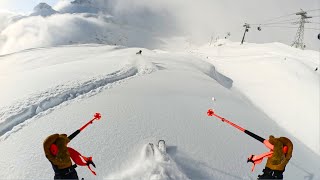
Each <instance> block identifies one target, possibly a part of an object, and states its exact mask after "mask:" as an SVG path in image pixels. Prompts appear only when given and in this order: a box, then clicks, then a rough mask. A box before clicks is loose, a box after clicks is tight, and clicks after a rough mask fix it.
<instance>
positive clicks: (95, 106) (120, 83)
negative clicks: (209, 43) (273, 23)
mask: <svg viewBox="0 0 320 180" xmlns="http://www.w3.org/2000/svg"><path fill="white" fill-rule="evenodd" d="M222 44H224V45H220V46H218V45H217V46H215V47H214V46H213V47H208V48H205V47H202V48H199V49H198V50H193V51H192V52H191V53H190V52H176V53H173V52H168V51H161V50H153V51H150V50H147V49H142V55H136V52H137V51H138V50H139V49H138V48H124V47H119V46H102V45H77V46H61V47H52V48H41V49H31V50H26V51H23V52H20V53H14V54H10V55H3V56H1V57H0V68H1V71H0V79H1V83H2V84H1V93H0V99H1V102H2V104H1V106H0V112H1V120H0V121H1V123H2V124H0V128H2V134H3V135H2V136H1V141H0V151H1V153H0V159H1V161H0V169H1V171H0V177H4V178H6V179H32V178H37V179H52V178H53V170H52V168H51V165H50V163H49V162H48V160H47V159H46V158H45V156H44V152H43V149H42V148H43V147H42V142H43V140H44V139H45V138H46V137H47V136H48V135H50V134H53V133H67V134H71V133H72V132H73V131H75V130H76V129H78V128H79V127H81V125H83V124H84V123H86V122H87V120H90V119H91V118H92V115H93V114H94V113H95V112H100V113H101V114H102V119H101V120H100V121H96V122H94V123H93V124H92V125H90V126H89V127H88V128H87V129H86V130H84V131H83V132H81V134H79V135H78V136H77V137H76V138H75V139H73V140H72V142H70V143H69V146H70V147H73V148H75V149H77V150H78V151H79V152H81V153H82V154H83V155H86V156H93V161H94V162H95V164H96V165H97V168H96V169H95V171H96V172H97V177H94V176H93V175H92V174H91V173H90V171H88V170H87V169H86V168H85V167H84V168H83V167H78V168H77V171H78V174H79V177H83V178H85V179H95V178H96V179H107V178H120V179H255V178H256V177H257V175H258V174H261V171H262V169H263V167H264V163H265V161H264V162H263V163H262V164H260V165H257V166H256V169H255V171H254V172H253V173H252V172H251V164H247V163H246V160H247V157H249V155H250V154H260V153H263V152H266V151H268V149H266V148H265V147H264V145H263V144H261V143H260V142H258V141H256V140H254V139H252V138H250V137H248V136H247V135H245V134H244V133H242V132H240V131H238V130H237V129H235V128H232V127H230V126H228V125H227V124H225V123H222V122H221V121H219V120H217V119H215V118H212V117H207V116H206V111H207V109H208V108H214V109H215V111H216V112H217V113H218V114H219V115H221V116H223V117H225V118H227V119H229V120H231V121H233V122H234V123H236V124H239V125H240V126H243V127H245V128H246V129H248V130H250V131H252V132H254V133H257V134H258V135H260V136H262V137H264V138H268V136H269V135H271V134H273V135H275V136H277V137H279V136H286V137H288V138H290V139H291V140H292V142H293V144H294V151H293V157H292V159H291V161H290V162H289V164H288V165H287V167H286V171H285V173H284V176H285V178H286V179H304V178H309V179H317V178H319V177H320V174H319V172H320V169H319V167H320V164H319V162H320V157H319V153H318V152H317V151H316V149H314V148H315V147H316V146H314V145H315V144H314V143H313V141H312V140H314V141H316V140H317V139H316V138H317V137H315V136H313V137H311V136H310V137H309V136H308V133H309V132H311V133H314V132H316V129H314V130H315V131H310V130H309V129H305V128H304V127H308V128H311V127H309V126H308V125H306V124H300V122H299V121H291V119H290V117H291V113H292V109H291V108H292V107H294V106H295V104H299V103H300V102H299V101H297V102H295V101H290V104H281V103H283V102H279V96H278V95H277V96H268V99H267V100H268V101H266V99H265V98H264V96H265V95H266V94H267V92H268V91H264V94H262V95H261V94H260V91H261V90H259V91H258V90H257V89H259V87H260V86H261V87H263V88H264V89H268V88H269V87H272V88H273V89H274V88H277V89H278V91H279V92H278V93H280V94H281V93H282V91H283V90H286V89H285V86H283V85H288V84H289V83H291V82H290V81H288V78H289V79H290V78H292V79H294V78H295V77H296V73H300V71H298V70H299V69H302V70H303V71H304V72H305V74H304V75H308V77H309V78H310V77H313V76H316V77H318V78H319V72H315V71H312V72H311V70H312V67H313V66H314V65H316V64H314V54H315V53H316V52H313V51H309V52H308V51H307V52H306V53H300V52H299V54H294V52H295V49H291V48H290V47H287V46H284V45H281V44H264V45H255V44H246V45H244V46H239V45H235V44H232V43H231V44H230V42H225V43H222ZM215 53H217V54H215ZM284 54H286V57H287V59H286V60H284V59H281V58H280V59H279V57H283V56H284ZM241 55H242V56H241ZM233 56H237V57H238V58H233ZM207 57H208V58H207ZM270 57H272V60H270ZM256 58H259V59H261V61H258V60H255V59H256ZM294 58H295V59H294ZM274 59H275V60H274ZM219 60H220V61H219ZM278 60H281V61H280V62H277V61H278ZM284 61H285V62H284ZM298 62H301V63H304V64H306V65H301V63H300V64H299V68H297V67H296V63H298ZM241 63H243V64H244V65H243V66H241ZM261 63H262V65H263V67H264V69H265V70H268V69H269V71H272V74H271V73H269V74H268V76H267V77H269V76H271V75H278V76H276V77H277V78H279V79H277V81H275V79H273V81H270V80H269V79H268V78H267V77H266V76H262V74H261V73H259V71H263V68H261V66H260V65H261ZM281 63H282V64H284V63H287V64H286V66H282V65H281ZM249 65H250V66H251V68H250V69H247V67H246V66H249ZM259 67H260V68H259ZM275 67H277V69H275ZM255 68H256V69H257V71H255V74H250V75H248V74H247V72H249V71H250V72H253V71H254V69H255ZM297 69H298V70H297ZM308 69H309V70H310V72H309V71H308ZM258 70H259V71H258ZM234 71H237V72H234ZM291 71H294V72H295V73H293V74H292V73H287V74H286V77H288V78H287V79H281V80H280V78H281V77H282V74H281V73H282V72H291ZM238 72H239V73H238ZM241 72H242V73H241ZM304 75H303V76H302V75H300V76H298V77H299V78H300V81H294V83H299V84H300V85H302V86H304V87H305V88H306V89H308V91H307V92H302V91H299V92H298V90H299V89H297V91H293V90H292V91H291V92H292V93H295V96H297V97H299V98H300V97H301V96H303V97H307V98H305V101H310V102H309V103H308V104H304V105H306V106H308V107H309V108H301V109H300V111H299V112H300V113H301V114H304V115H306V114H310V117H311V118H310V119H304V121H305V122H310V123H312V122H313V120H314V119H312V118H314V116H315V114H313V113H315V112H314V109H313V108H314V107H311V106H314V105H317V104H314V100H313V99H312V101H311V98H309V94H308V93H309V92H311V91H314V89H313V88H316V87H315V86H313V85H310V84H312V83H310V84H309V82H310V81H313V80H318V79H317V78H313V79H312V78H310V79H305V78H304V77H305V76H304ZM262 77H263V81H262ZM249 80H250V81H249ZM247 81H249V83H248V82H247ZM261 81H262V82H265V83H263V84H261V83H259V82H261ZM280 81H281V82H280ZM13 82H14V83H13ZM17 82H18V83H17ZM250 82H251V83H250ZM275 82H277V84H276V85H277V86H275V84H272V83H275ZM314 83H316V82H314ZM289 85H291V84H289ZM249 92H250V93H249ZM281 95H282V96H285V97H287V95H288V96H290V94H289V93H284V94H281ZM253 96H255V97H256V99H254V98H253ZM310 96H313V95H311V93H310ZM212 97H214V98H215V101H214V102H212V100H211V99H212ZM268 103H271V105H274V106H276V105H275V104H277V103H278V104H277V105H282V106H284V108H281V113H282V114H283V117H280V118H281V120H282V123H288V122H290V123H289V124H290V125H289V126H283V124H282V123H281V121H279V114H278V113H277V112H276V110H275V109H272V108H270V104H268ZM302 103H304V102H302ZM32 106H34V107H35V111H34V109H32V108H31V109H30V107H32ZM37 109H38V110H37ZM23 110H25V111H26V112H29V113H27V115H30V116H29V117H28V116H21V115H22V114H21V112H23ZM30 110H32V111H30ZM7 113H8V114H7ZM273 114H274V116H272V115H273ZM15 115H16V117H19V118H12V117H15ZM10 117H11V119H10ZM10 120H11V121H12V123H11V124H10V123H9V121H10ZM20 120H21V121H20ZM11 121H10V122H11ZM4 126H7V127H8V126H10V128H5V127H4ZM295 129H299V132H298V131H292V130H295ZM300 134H305V136H306V137H308V139H305V138H301V136H300ZM159 139H164V140H166V144H167V146H168V154H167V155H166V156H159V154H158V155H157V154H156V155H155V156H154V157H152V156H151V157H150V156H145V155H144V153H145V152H146V149H145V148H146V144H148V143H149V142H153V143H156V142H157V141H158V140H159ZM309 139H310V141H309ZM156 151H157V150H156ZM39 169H41V171H39Z"/></svg>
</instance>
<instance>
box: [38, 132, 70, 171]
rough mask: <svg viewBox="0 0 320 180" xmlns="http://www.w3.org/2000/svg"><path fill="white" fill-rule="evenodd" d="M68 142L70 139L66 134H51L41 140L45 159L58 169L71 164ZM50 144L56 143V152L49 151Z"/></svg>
mask: <svg viewBox="0 0 320 180" xmlns="http://www.w3.org/2000/svg"><path fill="white" fill-rule="evenodd" d="M69 142H70V139H69V138H68V137H67V135H66V134H60V135H59V134H53V135H50V136H49V137H47V138H46V139H45V141H44V142H43V148H44V152H45V155H46V157H47V159H48V160H49V161H50V162H51V163H52V164H53V165H55V166H57V167H58V169H64V168H68V167H70V166H71V165H72V162H71V159H70V154H69V152H68V147H67V144H68V143H69ZM52 144H55V145H57V147H58V153H57V154H56V155H53V154H52V153H51V151H50V147H51V145H52Z"/></svg>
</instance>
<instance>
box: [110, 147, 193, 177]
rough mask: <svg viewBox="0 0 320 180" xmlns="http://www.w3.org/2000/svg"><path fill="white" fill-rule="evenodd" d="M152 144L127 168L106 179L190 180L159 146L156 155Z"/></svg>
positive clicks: (156, 148)
mask: <svg viewBox="0 0 320 180" xmlns="http://www.w3.org/2000/svg"><path fill="white" fill-rule="evenodd" d="M150 151H152V150H150V146H149V145H144V146H143V148H142V150H141V154H140V157H139V158H138V159H137V160H136V161H134V162H133V163H132V164H128V167H129V168H127V169H124V170H122V171H121V172H117V173H114V174H111V175H109V176H107V177H106V178H105V179H122V180H126V179H141V180H171V179H177V180H188V179H189V178H188V177H187V176H186V175H185V174H184V173H183V172H181V170H180V168H179V167H178V166H177V164H176V163H175V162H174V160H173V159H172V158H171V157H170V155H169V154H163V153H162V152H160V151H159V148H158V147H157V146H154V155H153V154H152V152H150Z"/></svg>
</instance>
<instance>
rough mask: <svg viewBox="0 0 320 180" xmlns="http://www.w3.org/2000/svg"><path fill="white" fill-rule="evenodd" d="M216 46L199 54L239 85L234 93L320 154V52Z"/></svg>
mask: <svg viewBox="0 0 320 180" xmlns="http://www.w3.org/2000/svg"><path fill="white" fill-rule="evenodd" d="M215 45H217V46H216V47H213V46H211V47H210V46H205V47H202V48H200V49H199V50H195V51H193V53H194V54H197V55H198V56H200V57H202V58H203V59H204V60H206V61H208V62H210V63H212V64H213V65H214V66H216V67H217V68H218V69H219V70H221V72H223V73H224V74H225V75H227V76H229V77H230V78H231V79H233V80H234V81H235V83H234V89H237V90H238V91H240V92H241V93H243V94H244V95H245V96H246V97H248V98H249V100H250V101H251V102H252V103H253V104H254V105H256V106H257V107H258V108H259V109H261V110H262V111H263V112H265V113H266V114H267V115H268V116H269V117H270V118H271V119H273V120H275V121H276V122H277V123H278V124H279V125H280V126H281V127H283V128H285V129H286V130H287V131H289V132H290V133H291V134H293V135H294V136H296V137H297V138H298V139H300V140H301V141H303V142H304V143H305V144H306V145H308V146H309V147H310V148H311V149H312V150H313V151H315V152H316V153H318V154H320V136H319V135H320V128H319V127H320V121H319V119H320V113H319V109H320V93H319V92H320V75H319V71H315V69H316V68H317V67H318V68H319V67H320V62H319V58H320V54H319V52H316V51H303V50H300V49H295V48H291V47H289V46H287V45H284V44H280V43H270V44H261V45H259V44H246V45H244V46H239V44H238V43H231V42H228V41H227V42H226V41H225V40H219V41H218V42H216V44H215ZM253 76H254V77H255V78H252V77H253Z"/></svg>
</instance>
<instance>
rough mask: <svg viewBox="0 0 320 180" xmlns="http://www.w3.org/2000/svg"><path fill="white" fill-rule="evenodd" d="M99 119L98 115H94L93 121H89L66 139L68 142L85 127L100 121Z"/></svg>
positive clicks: (99, 115)
mask: <svg viewBox="0 0 320 180" xmlns="http://www.w3.org/2000/svg"><path fill="white" fill-rule="evenodd" d="M100 119H101V114H100V113H95V114H94V117H93V119H91V120H90V121H89V122H87V123H86V124H85V125H83V126H82V127H81V128H80V129H78V130H76V131H75V132H73V133H72V134H71V135H70V136H68V138H69V139H70V141H71V140H72V139H73V138H74V137H76V136H77V135H78V134H79V133H80V132H81V131H82V130H84V129H85V128H86V127H87V126H89V125H90V124H92V123H93V121H94V120H100Z"/></svg>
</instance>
